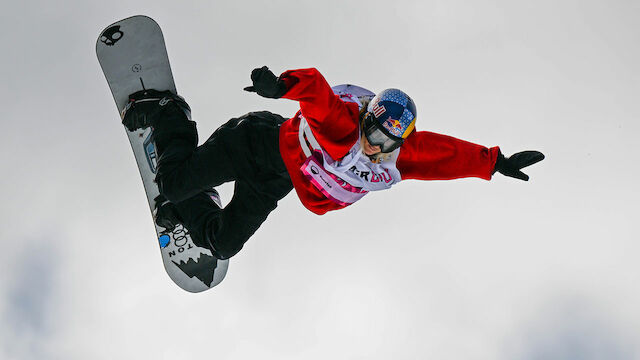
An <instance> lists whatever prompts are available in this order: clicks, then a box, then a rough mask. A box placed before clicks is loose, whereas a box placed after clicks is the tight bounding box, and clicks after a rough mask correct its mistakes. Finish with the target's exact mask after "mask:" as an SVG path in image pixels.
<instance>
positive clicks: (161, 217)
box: [153, 195, 183, 233]
mask: <svg viewBox="0 0 640 360" xmlns="http://www.w3.org/2000/svg"><path fill="white" fill-rule="evenodd" d="M153 200H154V201H155V203H156V206H155V209H156V212H155V214H154V220H155V223H156V224H157V225H158V226H162V227H163V228H165V232H167V233H170V232H173V229H175V227H176V225H178V224H182V223H183V220H182V217H181V216H180V214H178V210H177V209H176V206H175V205H174V204H173V203H171V202H169V200H167V199H166V198H165V197H164V196H162V195H158V196H156V198H155V199H153Z"/></svg>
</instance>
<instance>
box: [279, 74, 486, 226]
mask: <svg viewBox="0 0 640 360" xmlns="http://www.w3.org/2000/svg"><path fill="white" fill-rule="evenodd" d="M280 78H281V79H283V80H284V81H285V83H286V84H287V88H288V91H287V93H286V94H285V95H284V96H283V97H284V98H287V99H291V100H295V101H298V102H299V103H300V111H299V112H298V113H296V115H295V116H294V117H292V118H291V119H289V120H287V121H286V122H284V123H283V124H282V126H281V127H280V153H281V155H282V159H283V160H284V163H285V165H286V167H287V170H288V172H289V175H290V176H291V181H292V182H293V186H294V188H295V190H296V193H297V194H298V197H299V198H300V201H302V204H303V205H304V206H305V207H306V208H307V209H309V210H310V211H312V212H314V213H316V214H318V215H322V214H324V213H326V212H327V211H331V210H337V209H341V208H343V207H346V206H348V205H350V204H351V203H353V202H355V201H357V200H358V199H359V198H361V197H362V196H364V195H365V194H366V193H367V192H368V191H375V190H383V189H387V188H389V187H391V186H392V185H393V184H395V183H397V182H399V181H401V180H406V179H418V180H450V179H457V178H463V177H478V178H482V179H485V180H490V179H491V175H492V172H493V169H494V166H495V163H496V159H497V157H498V153H499V148H498V147H492V148H486V147H484V146H481V145H476V144H473V143H470V142H467V141H463V140H459V139H456V138H453V137H450V136H446V135H440V134H436V133H432V132H428V131H414V132H413V133H411V134H410V135H409V136H408V137H407V138H406V139H405V141H404V143H403V144H402V146H401V147H400V148H399V149H397V150H396V151H395V152H394V153H392V154H391V157H390V158H389V159H388V160H386V161H384V162H383V163H381V164H374V163H373V162H371V161H370V160H368V157H367V156H366V155H364V153H362V151H361V149H360V136H361V135H360V119H359V117H360V106H361V105H360V104H359V103H358V102H357V100H355V101H353V100H351V99H349V98H348V97H342V99H341V97H340V96H338V95H336V94H335V93H334V91H333V90H332V89H331V87H330V86H329V84H328V83H327V81H326V80H325V79H324V77H323V76H322V74H320V72H318V70H316V69H313V68H312V69H300V70H289V71H286V72H284V73H283V74H282V75H281V76H280ZM336 191H337V192H336ZM345 196H346V197H347V198H346V199H345V198H344V197H345Z"/></svg>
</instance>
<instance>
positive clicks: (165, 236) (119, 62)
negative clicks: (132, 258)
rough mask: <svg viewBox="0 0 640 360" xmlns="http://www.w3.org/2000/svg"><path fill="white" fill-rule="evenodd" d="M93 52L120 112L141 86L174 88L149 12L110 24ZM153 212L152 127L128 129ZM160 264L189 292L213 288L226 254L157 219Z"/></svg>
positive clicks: (159, 35)
mask: <svg viewBox="0 0 640 360" xmlns="http://www.w3.org/2000/svg"><path fill="white" fill-rule="evenodd" d="M96 53H97V55H98V61H99V62H100V66H101V67H102V71H103V72H104V75H105V77H106V78H107V82H108V83H109V88H110V89H111V93H112V94H113V98H114V100H115V101H116V106H117V108H118V112H122V110H123V109H124V107H125V105H126V104H127V102H128V99H129V95H130V94H132V93H134V92H136V91H139V90H143V89H154V90H160V91H162V90H170V91H171V92H173V93H176V86H175V84H174V82H173V75H172V73H171V67H170V65H169V57H168V56H167V50H166V47H165V44H164V37H163V36H162V30H161V29H160V27H159V26H158V24H157V23H156V22H155V21H154V20H153V19H151V18H149V17H147V16H141V15H138V16H133V17H130V18H127V19H124V20H121V21H118V22H116V23H114V24H111V25H109V26H108V27H107V28H106V29H105V30H104V31H102V33H101V34H100V37H98V41H97V42H96ZM125 131H126V132H127V136H128V137H129V141H130V143H131V147H132V148H133V154H134V156H135V158H136V162H137V164H138V168H139V169H140V175H141V176H142V183H143V184H144V189H145V192H146V193H147V200H148V202H149V208H150V209H151V212H152V213H153V212H154V206H155V204H154V198H155V197H156V196H158V194H159V191H158V186H157V184H156V183H155V182H154V179H155V173H156V164H157V156H156V152H155V144H154V142H153V130H152V129H151V128H147V129H141V130H136V131H133V132H131V131H128V130H127V129H126V128H125ZM154 225H155V224H154ZM155 227H156V233H157V235H158V242H159V245H160V252H161V253H162V262H163V263H164V268H165V270H166V271H167V274H169V277H170V278H171V280H173V281H174V282H175V283H176V284H177V285H178V286H180V287H181V288H183V289H184V290H187V291H190V292H200V291H204V290H207V289H209V288H212V287H214V286H216V285H217V284H219V283H220V282H221V281H222V279H224V276H225V274H226V273H227V268H228V267H229V260H218V259H216V258H215V257H214V256H213V255H212V254H211V251H209V250H208V249H205V248H200V247H197V246H195V244H194V243H193V241H192V240H191V237H190V236H189V232H188V231H187V229H185V228H184V227H183V226H182V225H178V226H177V227H176V228H175V229H174V230H173V232H167V231H166V230H165V229H164V228H162V227H160V226H158V225H155Z"/></svg>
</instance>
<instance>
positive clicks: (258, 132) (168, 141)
mask: <svg viewBox="0 0 640 360" xmlns="http://www.w3.org/2000/svg"><path fill="white" fill-rule="evenodd" d="M176 109H177V106H176V107H173V108H170V109H168V110H167V111H165V113H164V114H163V121H159V122H157V124H156V125H155V127H154V140H155V143H156V151H157V152H158V155H159V158H158V172H157V176H156V182H157V183H158V186H159V188H160V193H161V194H162V195H164V196H165V197H166V198H167V199H168V200H169V201H171V202H172V203H174V204H175V205H176V208H177V210H178V213H179V215H180V216H181V217H182V219H183V224H184V226H185V227H186V228H187V230H189V232H190V233H191V237H192V239H193V241H194V243H195V244H196V245H197V246H201V247H206V248H209V249H211V250H212V251H213V253H214V255H215V256H216V257H218V258H220V259H227V258H230V257H231V256H233V255H235V254H236V253H238V251H240V249H242V247H243V245H244V243H245V242H246V241H247V240H248V239H249V238H250V237H251V236H252V235H253V234H254V233H255V232H256V230H258V228H259V227H260V225H261V224H262V223H263V222H264V221H265V220H266V218H267V216H268V215H269V213H270V212H271V211H273V210H274V209H275V208H276V206H277V202H278V201H279V200H280V199H282V198H283V197H285V196H286V195H287V194H288V193H289V192H290V191H291V189H293V185H292V183H291V179H290V177H289V174H288V172H287V169H286V168H285V165H284V162H283V161H282V157H281V155H280V149H279V141H278V140H279V130H280V124H282V123H283V122H284V121H285V119H284V118H283V117H282V116H280V115H277V114H273V113H270V112H268V111H260V112H251V113H248V114H246V115H243V116H241V117H239V118H235V119H231V120H229V121H228V122H227V123H226V124H224V125H222V126H220V127H219V128H218V129H217V130H216V131H215V132H214V133H213V134H212V135H211V137H210V138H209V139H208V140H207V141H206V142H205V143H204V144H202V145H200V146H196V145H197V143H198V140H197V131H196V127H195V123H194V122H193V121H190V119H188V118H187V115H185V113H184V112H183V111H179V110H178V111H176ZM229 181H235V187H234V194H233V198H232V199H231V201H230V202H229V204H228V205H227V206H226V207H224V208H223V209H220V208H219V207H218V206H217V205H216V204H215V203H214V202H213V201H212V200H211V198H210V196H208V195H207V191H210V190H211V188H213V187H215V186H218V185H220V184H222V183H225V182H229Z"/></svg>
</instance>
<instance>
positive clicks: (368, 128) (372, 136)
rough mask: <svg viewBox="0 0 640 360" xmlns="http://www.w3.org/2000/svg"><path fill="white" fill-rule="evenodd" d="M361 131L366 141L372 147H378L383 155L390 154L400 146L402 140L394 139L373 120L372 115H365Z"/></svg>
mask: <svg viewBox="0 0 640 360" xmlns="http://www.w3.org/2000/svg"><path fill="white" fill-rule="evenodd" d="M362 130H363V132H364V136H366V137H367V141H369V144H371V145H372V146H379V147H380V151H381V152H383V153H390V152H392V151H393V150H395V149H397V148H399V147H400V145H402V143H403V142H404V139H402V138H398V137H395V136H393V135H391V134H389V132H388V131H387V129H385V128H384V127H382V124H380V122H379V121H378V120H377V119H375V118H374V116H373V114H372V113H367V114H366V115H365V117H364V121H363V122H362Z"/></svg>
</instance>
